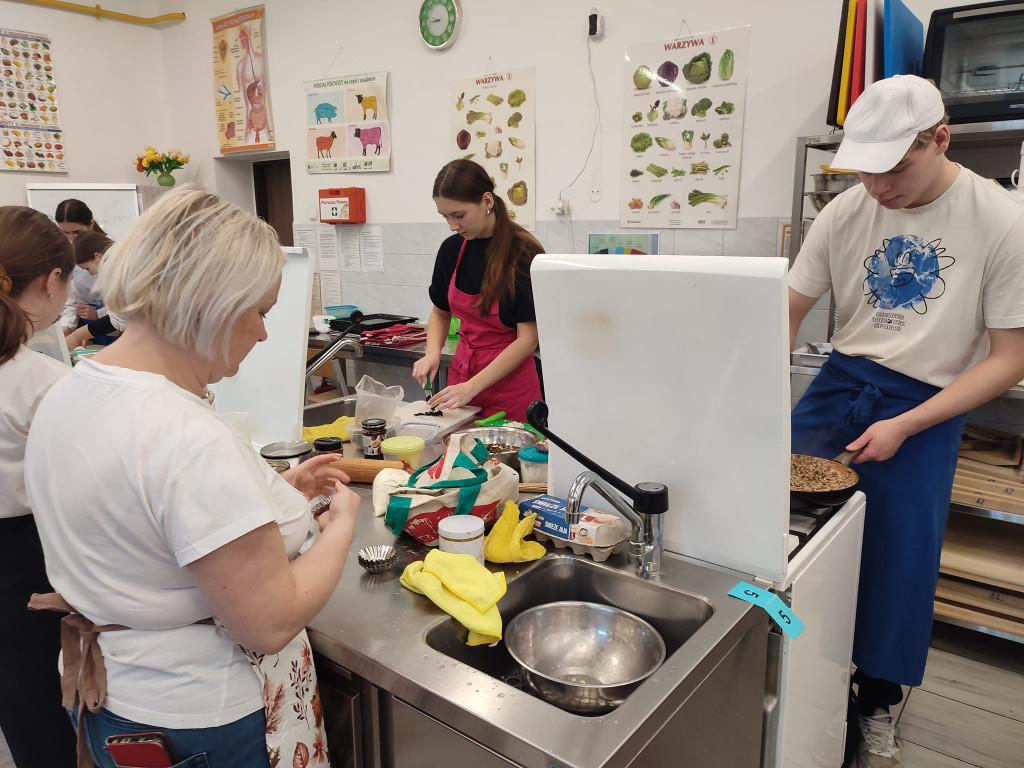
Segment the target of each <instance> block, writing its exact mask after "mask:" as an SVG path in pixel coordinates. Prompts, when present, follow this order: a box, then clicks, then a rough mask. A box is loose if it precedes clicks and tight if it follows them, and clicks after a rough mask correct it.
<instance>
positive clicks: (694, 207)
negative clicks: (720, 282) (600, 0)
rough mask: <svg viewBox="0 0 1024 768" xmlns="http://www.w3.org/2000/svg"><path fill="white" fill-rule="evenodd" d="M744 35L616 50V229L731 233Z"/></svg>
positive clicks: (710, 35) (745, 61)
mask: <svg viewBox="0 0 1024 768" xmlns="http://www.w3.org/2000/svg"><path fill="white" fill-rule="evenodd" d="M749 41H750V27H739V28H736V29H726V30H722V31H720V32H705V33H703V34H699V35H693V36H692V37H686V38H681V39H678V40H666V41H664V42H660V43H648V44H645V45H635V46H630V47H629V48H627V49H626V70H625V78H624V79H625V88H626V98H625V114H624V115H623V130H622V184H621V187H620V189H621V194H620V197H621V199H620V206H621V208H620V215H619V221H620V224H621V226H623V227H644V228H648V229H649V228H654V227H657V228H673V227H675V228H708V229H735V228H736V208H737V202H738V201H737V199H736V198H737V196H738V192H739V176H740V149H741V147H740V143H741V139H742V138H743V109H744V99H745V98H746V92H747V73H748V72H749V71H750V67H749Z"/></svg>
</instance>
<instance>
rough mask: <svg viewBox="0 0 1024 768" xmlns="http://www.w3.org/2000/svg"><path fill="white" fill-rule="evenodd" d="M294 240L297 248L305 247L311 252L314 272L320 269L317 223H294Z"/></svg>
mask: <svg viewBox="0 0 1024 768" xmlns="http://www.w3.org/2000/svg"><path fill="white" fill-rule="evenodd" d="M292 241H293V242H294V243H295V247H296V248H305V249H306V250H307V251H308V252H309V259H310V262H311V263H312V264H313V272H314V273H316V272H319V271H320V256H319V252H318V250H317V242H316V224H315V223H314V222H312V221H310V222H304V223H299V222H295V223H293V224H292Z"/></svg>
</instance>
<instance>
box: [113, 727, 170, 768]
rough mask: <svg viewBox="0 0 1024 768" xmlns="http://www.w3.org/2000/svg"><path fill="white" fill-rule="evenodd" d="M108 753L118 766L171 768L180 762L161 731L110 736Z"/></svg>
mask: <svg viewBox="0 0 1024 768" xmlns="http://www.w3.org/2000/svg"><path fill="white" fill-rule="evenodd" d="M106 746H107V751H108V752H109V753H110V757H111V758H113V760H114V762H115V763H116V764H117V765H121V766H132V768H171V767H172V766H173V765H175V764H176V763H177V762H178V758H177V757H175V755H174V750H173V749H172V748H171V742H170V741H169V740H168V738H167V736H166V734H163V733H160V732H159V731H147V732H146V733H122V734H115V735H113V736H108V737H107V740H106Z"/></svg>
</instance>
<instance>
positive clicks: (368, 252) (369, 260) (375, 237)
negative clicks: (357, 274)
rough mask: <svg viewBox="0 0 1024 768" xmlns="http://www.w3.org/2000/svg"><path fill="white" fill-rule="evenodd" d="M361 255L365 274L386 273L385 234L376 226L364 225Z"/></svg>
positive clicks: (360, 245)
mask: <svg viewBox="0 0 1024 768" xmlns="http://www.w3.org/2000/svg"><path fill="white" fill-rule="evenodd" d="M359 253H360V258H361V259H362V262H363V271H364V272H383V271H384V233H383V232H382V230H381V228H380V227H379V226H378V225H376V224H373V225H370V224H367V225H364V226H363V227H362V229H361V231H360V232H359Z"/></svg>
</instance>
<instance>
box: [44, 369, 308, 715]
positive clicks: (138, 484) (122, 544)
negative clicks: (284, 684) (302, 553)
mask: <svg viewBox="0 0 1024 768" xmlns="http://www.w3.org/2000/svg"><path fill="white" fill-rule="evenodd" d="M25 479H26V486H27V489H28V498H29V499H30V500H31V502H32V504H33V509H34V510H36V512H37V514H36V523H37V525H38V527H39V534H40V538H41V539H42V542H43V549H44V552H45V555H46V572H47V575H48V576H49V578H50V582H51V583H52V584H53V587H54V589H55V590H56V591H58V592H60V593H61V595H63V596H64V599H65V600H67V601H68V602H69V603H70V604H71V605H73V606H75V608H76V609H78V610H79V611H81V612H82V613H83V614H84V615H85V616H87V617H88V618H90V619H92V620H93V621H95V622H96V623H97V624H108V623H112V624H123V625H125V626H128V627H132V629H130V630H121V631H114V632H104V633H103V634H101V635H100V639H99V643H100V647H101V648H102V650H103V657H104V660H105V662H106V667H107V689H108V690H107V700H106V704H105V706H106V707H107V708H108V709H110V711H112V712H114V713H115V714H118V715H121V716H122V717H127V718H129V719H131V720H135V721H138V722H143V723H149V724H153V725H158V726H164V727H168V728H200V727H203V728H205V727H211V726H217V725H224V724H226V723H230V722H233V721H234V720H237V719H239V718H241V717H244V716H246V715H249V714H251V713H253V712H255V711H256V710H258V709H260V708H261V707H262V706H263V696H262V691H261V687H260V684H259V681H258V679H257V677H256V674H255V673H254V671H253V670H252V668H251V667H250V665H249V662H248V660H247V659H246V657H245V655H244V654H243V653H242V651H241V649H240V648H239V647H238V645H237V644H236V643H235V641H234V640H232V638H231V637H230V635H228V633H227V632H226V631H225V630H224V629H222V628H219V627H215V626H212V625H204V624H194V623H193V622H195V621H197V620H201V619H204V618H207V617H209V616H211V615H212V614H213V612H212V610H211V608H210V606H209V604H208V603H207V601H206V599H205V598H204V597H203V595H202V593H201V592H200V591H199V589H198V588H197V587H196V585H195V583H194V582H193V580H192V577H191V576H190V575H189V572H188V570H187V569H186V568H185V566H186V565H188V564H189V563H191V562H194V561H195V560H198V559H199V558H201V557H203V556H204V555H206V554H209V553H210V552H213V551H214V550H216V549H218V548H219V547H222V546H224V545H225V544H227V543H228V542H230V541H233V540H234V539H237V538H238V537H240V536H242V535H244V534H246V533H248V532H249V531H252V530H254V529H256V528H258V527H260V526H262V525H264V524H266V523H268V522H273V521H276V522H277V524H278V525H279V526H280V529H281V533H282V535H283V537H284V541H285V546H286V549H287V551H288V555H289V557H294V556H295V555H296V554H297V552H298V550H299V547H300V546H301V545H302V542H303V540H304V539H305V536H306V533H307V531H308V529H309V526H310V521H311V516H310V512H309V504H308V502H307V501H306V500H305V498H304V497H303V496H302V495H301V494H299V493H298V491H296V490H295V489H294V488H292V487H291V486H290V485H289V484H288V483H287V482H286V481H284V480H282V479H281V477H280V476H279V475H278V474H277V473H276V472H274V471H273V470H272V469H271V468H270V466H269V465H268V464H267V463H266V462H265V461H264V460H263V459H261V458H260V456H259V454H258V453H257V452H256V451H255V450H254V449H253V447H252V446H251V445H250V444H249V443H248V442H246V441H244V440H243V439H242V438H241V437H239V436H238V435H237V434H236V433H235V432H234V431H233V430H232V429H231V428H230V426H229V425H228V424H227V422H225V421H224V420H223V419H221V418H220V417H219V416H218V415H217V414H216V413H214V411H213V410H212V408H211V407H210V406H209V404H208V403H206V401H205V400H203V399H201V398H198V397H196V396H195V395H193V394H191V393H189V392H187V391H186V390H184V389H181V388H180V387H178V386H176V385H175V384H172V383H171V382H169V381H168V380H167V379H165V378H164V377H163V376H159V375H156V374H152V373H143V372H140V371H133V370H128V369H124V368H117V367H113V366H108V365H103V364H101V363H98V362H96V361H93V360H82V361H81V362H79V364H78V365H76V366H75V368H74V370H73V371H72V373H71V375H70V376H67V377H65V378H64V379H62V380H61V381H60V382H58V383H57V385H55V386H54V387H53V388H52V389H51V390H50V392H49V393H48V395H47V396H46V398H44V400H43V402H42V404H41V405H40V406H39V409H38V411H37V413H36V420H35V423H34V424H33V428H32V434H31V435H30V436H29V440H28V447H27V451H26V457H25Z"/></svg>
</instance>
